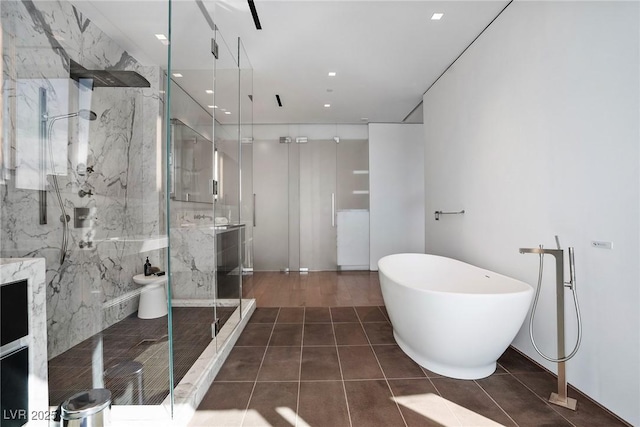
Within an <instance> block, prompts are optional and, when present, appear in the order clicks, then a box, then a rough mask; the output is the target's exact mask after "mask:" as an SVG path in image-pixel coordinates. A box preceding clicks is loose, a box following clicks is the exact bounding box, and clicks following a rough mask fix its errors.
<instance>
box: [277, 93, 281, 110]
mask: <svg viewBox="0 0 640 427" xmlns="http://www.w3.org/2000/svg"><path fill="white" fill-rule="evenodd" d="M276 101H277V102H278V107H282V101H281V100H280V95H276Z"/></svg>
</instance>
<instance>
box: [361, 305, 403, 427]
mask: <svg viewBox="0 0 640 427" xmlns="http://www.w3.org/2000/svg"><path fill="white" fill-rule="evenodd" d="M353 310H354V311H355V312H356V317H357V318H358V322H360V327H361V328H362V331H363V332H364V336H365V337H366V338H367V342H368V343H369V349H370V350H371V352H372V353H373V357H375V358H376V362H377V363H378V367H379V368H380V372H382V376H383V378H384V382H385V383H386V384H387V388H388V389H389V393H391V397H392V400H393V402H394V403H395V404H396V408H397V409H398V412H399V413H400V418H402V422H403V423H404V425H405V427H408V426H409V424H407V420H406V419H405V418H404V414H403V413H402V410H401V409H400V405H399V404H398V401H397V400H396V395H395V394H394V393H393V389H392V388H391V384H389V379H388V378H387V374H386V373H385V372H384V369H382V364H381V363H380V360H379V359H378V355H377V354H376V352H375V350H374V349H373V344H371V340H370V339H369V335H368V334H367V330H366V329H365V328H364V323H363V322H362V319H360V315H359V314H358V310H356V309H355V307H354V308H353ZM378 310H379V311H380V312H382V310H380V309H379V308H378ZM383 314H384V313H383ZM388 323H389V325H391V322H388Z"/></svg>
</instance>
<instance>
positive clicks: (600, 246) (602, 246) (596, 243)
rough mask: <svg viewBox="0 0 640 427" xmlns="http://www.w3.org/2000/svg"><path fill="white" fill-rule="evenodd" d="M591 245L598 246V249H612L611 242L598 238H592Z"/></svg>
mask: <svg viewBox="0 0 640 427" xmlns="http://www.w3.org/2000/svg"><path fill="white" fill-rule="evenodd" d="M591 247H592V248H598V249H613V242H602V241H599V240H592V241H591Z"/></svg>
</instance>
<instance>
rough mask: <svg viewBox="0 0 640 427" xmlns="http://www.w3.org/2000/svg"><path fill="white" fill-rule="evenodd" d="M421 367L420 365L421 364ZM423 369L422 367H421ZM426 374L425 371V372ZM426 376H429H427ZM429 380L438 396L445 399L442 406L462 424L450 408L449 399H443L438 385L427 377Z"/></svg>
mask: <svg viewBox="0 0 640 427" xmlns="http://www.w3.org/2000/svg"><path fill="white" fill-rule="evenodd" d="M421 368H422V366H421ZM423 371H424V369H423ZM425 374H426V372H425ZM427 378H429V377H428V376H427ZM429 382H430V383H431V385H432V386H433V388H434V389H435V390H436V392H437V393H438V396H440V397H441V398H442V399H444V400H445V402H444V406H445V407H446V408H447V410H448V411H449V413H450V414H451V415H453V418H455V419H456V420H457V421H458V425H459V426H464V424H462V421H461V420H460V418H458V416H457V415H456V413H455V412H454V411H453V409H451V405H450V404H449V400H448V399H445V397H444V396H443V395H442V393H440V390H438V387H436V385H435V383H434V382H433V381H431V378H429Z"/></svg>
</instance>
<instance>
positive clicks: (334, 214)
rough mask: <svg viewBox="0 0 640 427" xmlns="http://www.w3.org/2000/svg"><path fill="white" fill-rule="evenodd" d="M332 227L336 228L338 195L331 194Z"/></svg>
mask: <svg viewBox="0 0 640 427" xmlns="http://www.w3.org/2000/svg"><path fill="white" fill-rule="evenodd" d="M331 226H332V227H335V226H336V193H331Z"/></svg>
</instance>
